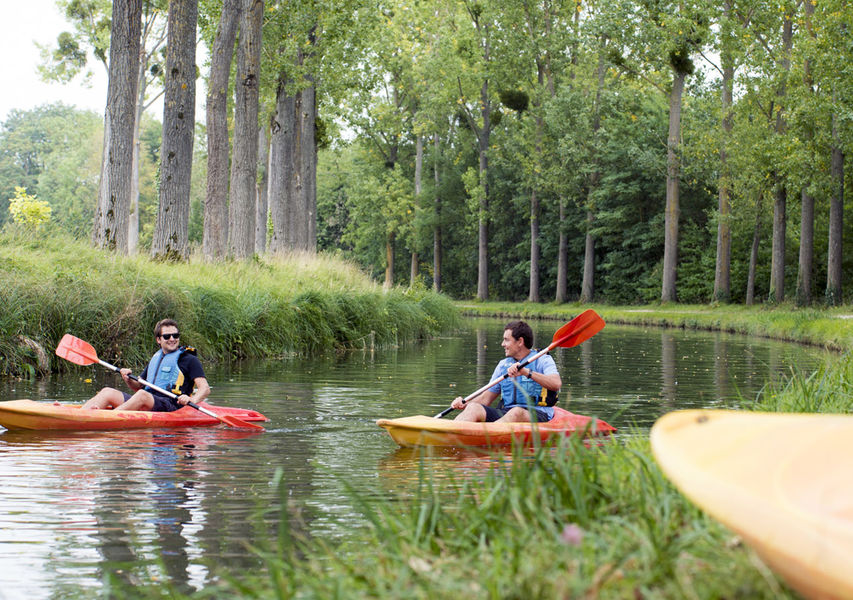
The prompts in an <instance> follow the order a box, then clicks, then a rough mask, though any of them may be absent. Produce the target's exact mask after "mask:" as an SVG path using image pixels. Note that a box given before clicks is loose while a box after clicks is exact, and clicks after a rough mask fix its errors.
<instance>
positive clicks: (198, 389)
mask: <svg viewBox="0 0 853 600" xmlns="http://www.w3.org/2000/svg"><path fill="white" fill-rule="evenodd" d="M193 383H195V390H193V395H192V396H187V395H186V394H181V395H180V396H178V400H177V402H178V404H182V405H184V406H186V404H187V402H190V401H192V402H195V403H196V404H198V403H199V402H202V401H203V400H204V399H205V398H207V397H208V396H210V385H208V383H207V379H205V378H204V377H196V378H195V379H193Z"/></svg>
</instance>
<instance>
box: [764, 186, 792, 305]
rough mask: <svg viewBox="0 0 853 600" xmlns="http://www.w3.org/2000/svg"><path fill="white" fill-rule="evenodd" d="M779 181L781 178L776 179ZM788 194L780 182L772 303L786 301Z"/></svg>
mask: <svg viewBox="0 0 853 600" xmlns="http://www.w3.org/2000/svg"><path fill="white" fill-rule="evenodd" d="M776 179H777V180H779V178H778V177H777V178H776ZM787 205H788V192H787V190H786V189H785V185H784V183H782V182H781V181H779V183H778V184H777V185H776V191H775V193H774V199H773V250H772V252H771V254H772V259H771V262H770V297H769V300H770V302H784V300H785V234H786V230H787V225H788V221H787V218H786V214H785V213H786V210H787Z"/></svg>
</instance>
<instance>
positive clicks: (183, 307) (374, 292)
mask: <svg viewBox="0 0 853 600" xmlns="http://www.w3.org/2000/svg"><path fill="white" fill-rule="evenodd" d="M0 303H2V306H3V310H2V311H0V372H2V373H3V374H15V375H21V374H23V375H27V374H29V375H32V374H35V373H36V372H38V371H47V370H51V369H62V368H65V366H66V365H65V364H63V362H64V361H61V360H60V359H58V358H57V357H56V356H55V355H54V354H53V350H54V349H55V348H56V344H57V343H58V342H59V339H60V338H61V337H62V335H63V334H65V333H71V334H73V335H75V336H77V337H79V338H82V339H84V340H86V341H88V342H90V343H91V344H93V345H94V346H95V348H97V350H98V354H99V356H101V357H102V358H104V359H105V360H108V361H110V362H115V361H117V360H119V359H125V361H127V362H126V363H125V364H133V363H135V364H138V363H139V362H140V361H144V360H145V359H147V358H148V356H149V355H150V352H151V347H152V336H153V328H154V324H155V323H156V322H157V321H158V320H159V319H161V318H165V317H171V318H174V319H175V320H177V321H178V323H180V328H181V332H182V341H184V342H185V343H187V344H190V345H192V346H195V347H196V348H197V349H198V351H199V354H200V355H201V356H203V357H204V359H205V360H206V361H210V360H223V359H233V358H247V357H275V356H281V355H285V354H290V353H300V354H301V353H317V352H325V351H334V350H339V349H343V348H354V347H370V346H377V347H381V346H387V345H391V344H398V343H403V342H405V341H408V340H413V339H417V338H423V337H428V336H430V335H434V334H436V333H439V332H441V331H443V330H447V329H449V328H451V327H453V326H454V325H455V324H456V323H457V319H458V317H457V315H458V312H457V311H456V309H455V308H454V307H453V305H452V303H451V302H450V300H448V299H447V298H446V297H444V296H441V295H439V294H435V293H433V292H430V291H427V290H423V289H409V290H406V289H394V290H391V291H385V290H383V289H382V288H381V287H379V286H377V285H376V284H375V283H374V282H372V281H371V280H370V279H369V278H368V277H367V276H366V275H365V274H364V273H362V272H361V271H360V270H359V269H358V268H357V267H355V266H354V265H352V264H351V263H348V262H346V261H344V260H341V259H338V258H335V257H332V256H327V255H319V256H318V255H308V254H294V255H291V256H288V257H284V258H269V259H267V258H262V259H257V260H255V261H250V262H217V263H209V262H204V261H202V260H200V259H193V260H191V261H189V262H187V263H162V262H153V261H151V260H150V259H149V258H147V257H144V256H136V257H123V256H116V255H114V254H111V253H107V252H102V251H99V250H96V249H94V248H92V247H90V246H89V245H88V244H86V243H84V242H79V241H74V240H72V239H70V238H67V237H63V236H50V237H39V238H36V239H29V238H28V237H27V236H22V235H16V234H14V233H10V232H6V233H4V234H3V235H0Z"/></svg>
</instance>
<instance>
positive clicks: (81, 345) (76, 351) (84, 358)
mask: <svg viewBox="0 0 853 600" xmlns="http://www.w3.org/2000/svg"><path fill="white" fill-rule="evenodd" d="M56 355H57V356H58V357H60V358H64V359H65V360H69V361H71V362H73V363H74V364H77V365H91V364H94V363H96V362H99V360H98V353H97V352H95V348H94V347H92V345H91V344H89V343H88V342H84V341H83V340H81V339H80V338H78V337H74V336H73V335H71V334H70V333H66V334H65V335H64V336H62V339H61V340H59V345H58V346H57V347H56Z"/></svg>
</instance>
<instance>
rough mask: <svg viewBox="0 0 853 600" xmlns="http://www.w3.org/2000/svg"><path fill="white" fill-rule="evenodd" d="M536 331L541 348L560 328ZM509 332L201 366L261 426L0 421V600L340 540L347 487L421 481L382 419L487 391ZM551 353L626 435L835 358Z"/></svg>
mask: <svg viewBox="0 0 853 600" xmlns="http://www.w3.org/2000/svg"><path fill="white" fill-rule="evenodd" d="M533 325H534V331H535V332H536V335H537V340H539V341H540V342H541V345H546V344H547V343H549V342H550V339H551V336H552V334H553V333H554V331H555V330H556V329H557V328H559V325H560V323H551V322H547V321H544V322H535V323H533ZM502 327H503V322H502V321H497V320H493V319H477V320H469V321H466V323H465V326H464V328H463V329H462V330H461V331H459V332H457V333H454V334H452V335H447V336H445V337H442V338H439V339H435V340H431V341H429V342H422V343H413V344H410V345H406V346H403V347H400V348H396V349H388V350H376V351H370V350H359V351H353V352H346V353H341V354H334V355H329V356H323V357H314V358H288V359H284V360H276V361H263V362H252V363H241V364H236V365H216V366H211V365H208V366H207V375H208V379H209V380H210V382H211V384H212V387H213V395H212V400H213V401H215V402H216V403H217V404H222V405H229V406H240V407H244V408H253V409H256V410H259V411H261V412H263V413H264V414H265V415H267V416H268V417H269V418H270V422H269V423H267V424H266V432H264V433H260V434H256V433H251V432H244V431H235V430H229V429H225V428H221V427H214V428H209V429H207V428H206V429H179V430H142V431H123V432H102V433H35V432H12V431H5V430H2V428H0V598H9V599H13V598H22V597H27V598H28V599H31V600H38V599H40V598H87V597H96V596H100V595H102V594H103V592H104V589H105V588H104V586H105V585H113V584H114V583H115V582H114V581H113V580H114V579H117V580H119V582H118V583H119V584H121V583H125V584H130V585H139V584H146V583H151V582H168V583H169V584H170V585H172V586H173V587H174V589H177V590H182V591H192V590H196V589H201V588H203V587H205V586H207V585H209V584H210V582H211V581H212V580H215V579H217V578H218V577H221V576H222V575H223V574H227V573H230V574H237V575H239V574H240V573H241V572H258V571H259V570H261V569H262V568H263V561H262V560H260V559H259V558H258V557H257V555H256V553H255V551H254V550H252V548H250V545H252V546H263V545H264V544H265V543H268V544H272V543H273V542H274V539H275V532H276V529H277V527H278V524H279V522H280V516H281V515H282V514H285V515H287V520H288V522H289V523H291V525H292V526H293V527H295V528H297V529H300V530H305V531H309V532H311V533H312V534H315V535H321V536H327V537H329V538H332V539H334V538H335V537H336V536H337V537H339V536H344V535H346V534H347V532H348V531H351V530H352V529H353V528H356V527H359V526H361V525H362V524H363V523H364V519H363V518H362V517H361V516H360V513H359V510H358V508H357V506H358V503H357V502H355V501H353V499H352V495H351V493H350V492H349V491H348V490H349V488H354V489H355V490H356V491H357V493H358V494H360V495H362V496H363V497H366V498H368V499H370V498H375V497H388V496H392V495H394V496H397V495H403V496H405V495H407V494H408V493H411V492H412V491H414V489H415V486H416V485H417V480H418V466H419V462H420V460H421V454H420V453H419V452H417V451H412V450H409V449H401V448H397V447H396V445H395V444H394V443H393V442H392V440H391V439H390V437H388V435H387V434H386V433H385V432H384V431H383V430H381V429H379V428H378V427H376V425H375V420H376V419H377V418H380V417H385V418H388V417H400V416H405V415H412V414H426V415H434V414H436V413H438V412H439V411H441V410H442V409H444V408H446V407H447V406H448V405H449V403H450V401H451V400H452V399H453V398H454V397H455V396H457V395H462V396H464V395H467V394H469V393H470V392H472V391H473V390H475V389H477V388H479V387H481V386H482V385H483V384H484V383H486V382H487V381H488V378H489V377H490V376H491V374H492V370H493V368H494V365H495V364H496V363H497V361H499V360H500V359H501V358H503V350H502V348H501V346H500V339H501V334H502ZM90 341H93V340H90ZM93 342H94V341H93ZM186 342H188V343H191V342H192V340H186ZM94 345H95V346H96V347H97V344H96V343H95V344H94ZM553 354H554V358H555V360H556V363H557V366H558V368H559V370H560V372H561V374H562V377H563V382H564V391H563V394H562V395H561V397H562V400H561V405H562V406H564V407H567V408H569V409H570V410H572V411H574V412H577V413H582V414H589V415H596V416H598V417H599V418H602V419H604V420H606V421H607V422H609V423H610V424H612V425H614V426H616V427H618V428H620V430H621V431H622V433H620V434H619V435H637V434H638V433H639V434H642V433H643V432H644V431H645V430H647V429H648V427H650V426H651V424H652V423H653V422H654V420H655V419H656V418H657V417H658V416H660V415H662V414H664V413H666V412H668V411H670V410H673V409H678V408H687V407H719V406H727V407H735V406H740V405H742V403H743V402H744V401H749V400H752V399H753V398H754V397H755V395H756V394H757V393H758V392H759V391H760V390H761V389H762V387H764V386H765V385H766V384H767V383H768V382H771V381H778V380H779V379H780V378H784V377H789V376H790V375H791V374H792V373H795V372H802V373H809V372H811V371H813V370H814V369H816V368H817V366H818V365H819V364H820V363H821V362H822V361H824V360H827V359H828V358H829V357H828V355H827V354H826V353H825V352H823V351H821V350H817V349H814V348H808V347H804V346H798V345H793V344H785V343H780V342H774V341H769V340H764V339H751V338H743V337H739V336H732V335H729V334H724V333H697V332H684V331H680V330H661V329H654V328H633V327H618V326H613V325H609V326H607V327H606V328H605V329H604V330H603V331H602V332H601V333H599V334H598V335H597V336H595V337H594V338H592V339H591V340H589V341H588V342H586V343H584V344H583V345H581V346H579V347H576V348H571V349H557V350H555V351H554V353H553ZM202 358H203V357H202ZM119 384H120V381H119V380H118V379H117V378H116V377H115V376H114V375H112V374H110V373H108V372H105V370H104V369H102V368H99V367H97V366H94V367H90V368H81V369H78V370H75V371H74V372H73V373H71V374H69V375H64V376H61V377H52V378H49V379H46V380H40V381H37V382H10V381H6V382H3V383H2V384H0V399H2V400H14V399H20V398H33V399H38V400H46V401H52V400H60V401H63V402H68V401H80V400H83V399H85V398H87V397H89V396H90V395H92V394H93V393H94V392H95V391H96V390H97V389H99V388H100V387H101V386H103V385H119ZM425 460H427V461H429V468H430V469H431V470H432V471H433V472H434V473H437V474H440V473H452V474H455V475H456V474H459V473H465V472H471V471H473V472H476V471H478V470H482V469H484V468H487V467H488V464H489V461H491V460H493V458H492V457H490V456H488V455H486V456H483V455H480V454H477V453H472V452H466V451H457V450H451V451H443V452H436V453H434V454H432V455H430V456H428V457H426V458H425ZM277 476H279V477H280V479H277ZM282 499H283V500H282Z"/></svg>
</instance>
